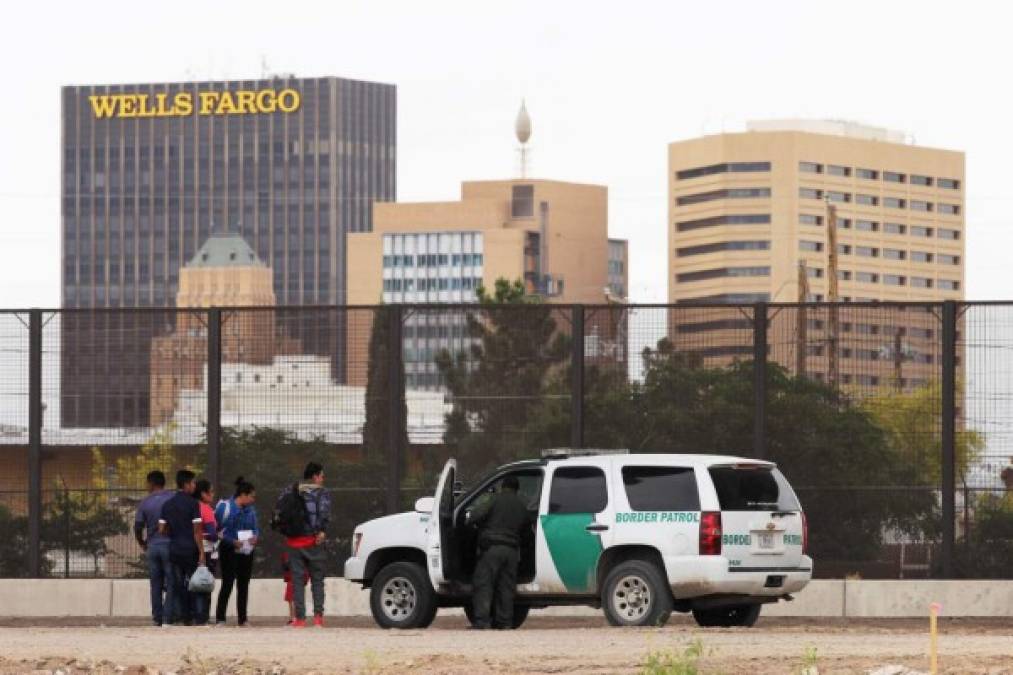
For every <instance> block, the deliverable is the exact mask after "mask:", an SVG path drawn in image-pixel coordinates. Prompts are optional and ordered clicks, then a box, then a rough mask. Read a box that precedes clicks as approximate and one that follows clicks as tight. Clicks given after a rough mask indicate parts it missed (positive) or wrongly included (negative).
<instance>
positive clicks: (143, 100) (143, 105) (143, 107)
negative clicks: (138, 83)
mask: <svg viewBox="0 0 1013 675" xmlns="http://www.w3.org/2000/svg"><path fill="white" fill-rule="evenodd" d="M137 104H138V111H137V116H138V117H154V116H155V115H157V114H158V112H157V111H156V110H155V109H154V108H149V107H148V95H147V94H138V95H137Z"/></svg>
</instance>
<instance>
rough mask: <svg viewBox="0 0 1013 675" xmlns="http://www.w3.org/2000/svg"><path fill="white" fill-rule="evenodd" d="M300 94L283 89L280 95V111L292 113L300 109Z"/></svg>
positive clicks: (292, 90)
mask: <svg viewBox="0 0 1013 675" xmlns="http://www.w3.org/2000/svg"><path fill="white" fill-rule="evenodd" d="M299 103H300V99H299V92H297V91H296V90H295V89H282V90H281V92H279V94H278V110H281V111H282V112H286V113H290V112H295V111H296V110H298V109H299Z"/></svg>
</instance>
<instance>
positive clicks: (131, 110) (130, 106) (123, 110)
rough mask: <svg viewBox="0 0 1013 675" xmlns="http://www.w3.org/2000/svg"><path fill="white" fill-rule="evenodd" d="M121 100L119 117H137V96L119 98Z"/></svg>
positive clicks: (130, 95)
mask: <svg viewBox="0 0 1013 675" xmlns="http://www.w3.org/2000/svg"><path fill="white" fill-rule="evenodd" d="M117 98H119V99H120V114H119V117H137V96H136V95H135V94H129V95H123V96H119V97H117Z"/></svg>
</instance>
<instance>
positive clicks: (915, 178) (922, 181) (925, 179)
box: [911, 173, 932, 187]
mask: <svg viewBox="0 0 1013 675" xmlns="http://www.w3.org/2000/svg"><path fill="white" fill-rule="evenodd" d="M911 185H924V186H926V187H931V186H932V176H919V175H918V174H916V173H913V174H911Z"/></svg>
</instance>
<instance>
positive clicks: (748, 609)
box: [693, 605, 762, 628]
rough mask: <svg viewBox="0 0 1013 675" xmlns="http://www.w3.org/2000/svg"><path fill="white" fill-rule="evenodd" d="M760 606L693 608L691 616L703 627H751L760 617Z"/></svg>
mask: <svg viewBox="0 0 1013 675" xmlns="http://www.w3.org/2000/svg"><path fill="white" fill-rule="evenodd" d="M761 607H762V605H736V606H734V607H722V608H720V609H694V610H693V618H694V619H696V623H697V625H699V626H702V627H704V628H714V627H720V628H731V627H733V626H740V627H743V628H752V626H753V624H755V623H756V620H757V619H758V618H759V617H760V608H761Z"/></svg>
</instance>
